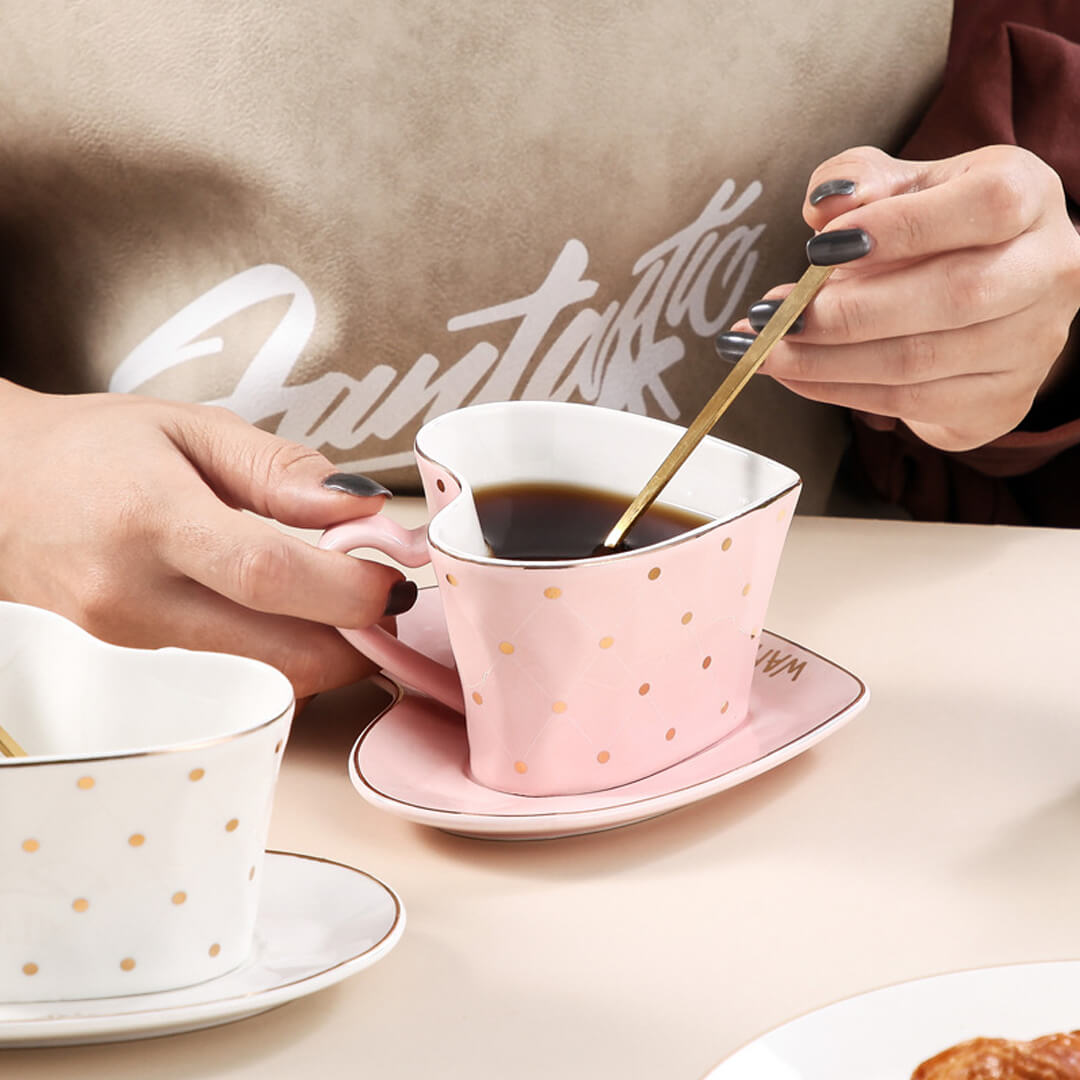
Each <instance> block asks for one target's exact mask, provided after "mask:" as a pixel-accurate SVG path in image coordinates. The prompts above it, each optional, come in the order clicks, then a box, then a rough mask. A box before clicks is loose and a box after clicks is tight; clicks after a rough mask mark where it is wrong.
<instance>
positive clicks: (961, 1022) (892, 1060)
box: [705, 960, 1080, 1080]
mask: <svg viewBox="0 0 1080 1080" xmlns="http://www.w3.org/2000/svg"><path fill="white" fill-rule="evenodd" d="M1078 1002H1080V961H1076V960H1060V961H1052V962H1048V963H1041V964H1012V965H1008V966H1006V967H991V968H980V969H977V970H975V971H961V972H955V973H953V974H951V975H936V976H934V977H932V978H928V979H919V980H917V981H915V982H907V983H900V984H899V985H897V986H889V987H886V988H885V989H883V990H874V991H871V992H870V993H866V994H860V995H859V996H858V997H853V998H848V999H847V1000H846V1001H839V1002H837V1003H836V1004H834V1005H828V1006H826V1007H825V1008H823V1009H818V1010H817V1011H816V1012H812V1013H809V1014H808V1015H806V1016H801V1017H799V1018H798V1019H797V1020H792V1021H790V1022H789V1023H786V1024H784V1025H783V1026H781V1027H778V1028H775V1029H774V1030H772V1031H770V1032H768V1034H766V1035H762V1036H761V1037H760V1038H757V1039H755V1040H754V1041H753V1042H752V1043H749V1044H748V1045H747V1046H744V1047H743V1048H742V1049H741V1050H737V1051H736V1052H735V1053H734V1054H733V1055H732V1056H731V1057H729V1058H728V1059H727V1060H726V1061H724V1062H722V1063H721V1064H720V1065H718V1066H717V1067H716V1068H715V1069H713V1070H712V1072H710V1073H709V1075H708V1076H707V1077H706V1078H705V1080H911V1074H912V1073H913V1072H914V1071H915V1068H916V1067H917V1066H918V1065H920V1064H921V1063H922V1062H923V1061H926V1060H927V1059H929V1058H931V1057H933V1056H934V1055H935V1054H939V1053H941V1051H942V1050H946V1049H948V1048H949V1047H950V1046H955V1045H956V1044H957V1043H961V1042H966V1041H967V1040H968V1039H974V1038H977V1037H979V1036H985V1037H987V1038H1005V1039H1033V1038H1036V1037H1037V1036H1039V1035H1052V1034H1055V1033H1057V1032H1061V1031H1073V1030H1074V1029H1076V1028H1077V1027H1078V1026H1080V1025H1078V1020H1077V1018H1078V1015H1080V1014H1078V1012H1077V1003H1078Z"/></svg>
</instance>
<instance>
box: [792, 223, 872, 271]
mask: <svg viewBox="0 0 1080 1080" xmlns="http://www.w3.org/2000/svg"><path fill="white" fill-rule="evenodd" d="M871 247H873V243H872V242H871V240H870V235H869V233H865V232H863V230H862V229H837V230H836V232H823V233H818V234H817V236H814V237H811V238H810V239H809V240H807V242H806V257H807V258H808V259H809V260H810V262H812V263H813V264H814V266H836V265H837V263H846V262H851V261H852V260H853V259H861V258H862V257H863V256H864V255H869V254H870V249H871Z"/></svg>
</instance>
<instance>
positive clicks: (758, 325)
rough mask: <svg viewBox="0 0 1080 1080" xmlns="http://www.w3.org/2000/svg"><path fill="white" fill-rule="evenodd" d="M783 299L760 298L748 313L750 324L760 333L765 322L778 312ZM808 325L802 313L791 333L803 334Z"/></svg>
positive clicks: (789, 331) (794, 323) (790, 330)
mask: <svg viewBox="0 0 1080 1080" xmlns="http://www.w3.org/2000/svg"><path fill="white" fill-rule="evenodd" d="M783 302H784V301H783V300H759V301H758V302H757V303H756V304H755V305H754V306H753V307H752V308H751V309H750V311H749V312H748V313H747V316H746V317H747V318H748V319H749V320H750V325H751V326H752V327H753V328H754V329H755V330H756V331H757V332H758V333H759V334H760V333H761V331H762V330H764V329H765V324H766V323H767V322H768V321H769V320H770V319H771V318H772V317H773V316H774V315H775V314H776V309H777V308H778V307H779V306H780V305H781V304H782V303H783ZM805 327H806V319H805V318H804V317H803V315H802V314H801V313H800V315H799V317H798V318H797V319H796V320H795V321H794V322H793V323H792V324H791V328H790V329H789V330H788V333H789V334H801V333H802V332H803V330H804V329H805Z"/></svg>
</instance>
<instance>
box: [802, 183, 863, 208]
mask: <svg viewBox="0 0 1080 1080" xmlns="http://www.w3.org/2000/svg"><path fill="white" fill-rule="evenodd" d="M854 194H855V181H854V180H826V181H825V183H824V184H818V186H817V187H816V188H814V190H813V191H811V192H810V205H811V206H817V204H818V203H819V202H821V201H822V200H823V199H828V198H831V197H832V196H833V195H854Z"/></svg>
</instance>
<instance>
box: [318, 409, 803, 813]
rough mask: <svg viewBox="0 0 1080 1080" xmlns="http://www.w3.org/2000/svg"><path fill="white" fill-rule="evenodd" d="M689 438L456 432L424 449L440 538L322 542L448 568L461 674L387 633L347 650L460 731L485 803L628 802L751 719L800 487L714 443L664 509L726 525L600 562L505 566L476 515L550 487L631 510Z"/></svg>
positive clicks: (572, 424) (636, 430)
mask: <svg viewBox="0 0 1080 1080" xmlns="http://www.w3.org/2000/svg"><path fill="white" fill-rule="evenodd" d="M682 432H683V429H682V428H680V427H677V426H676V425H674V424H668V423H665V422H663V421H660V420H653V419H649V418H647V417H643V416H637V415H634V414H631V413H625V412H617V411H614V410H610V409H603V408H599V407H597V406H592V405H577V404H567V403H562V402H531V401H517V402H506V403H493V404H488V405H477V406H472V407H470V408H466V409H460V410H457V411H455V412H450V413H446V414H444V415H443V416H440V417H438V418H437V419H435V420H432V421H431V422H429V423H428V424H426V425H425V426H424V427H423V428H422V429H421V430H420V432H419V433H418V435H417V438H416V445H415V452H416V458H417V461H418V463H419V467H420V475H421V477H422V479H423V484H424V494H425V496H426V499H427V504H428V508H429V510H430V513H431V518H430V521H429V522H428V524H427V525H426V526H423V527H421V528H419V529H414V530H407V529H403V528H401V527H400V526H398V525H396V524H395V523H394V522H392V521H390V520H389V519H388V518H385V517H382V516H376V517H372V518H362V519H359V520H357V521H352V522H347V523H345V524H343V525H338V526H336V527H334V528H332V529H329V530H328V531H327V532H326V533H325V535H324V536H323V539H322V542H321V544H322V546H323V547H327V548H333V549H335V550H339V551H351V550H354V549H357V548H375V549H377V550H379V551H382V552H384V553H386V554H387V555H389V556H391V557H392V558H394V559H396V560H397V561H398V562H400V563H402V564H403V565H405V566H414V567H415V566H421V565H424V564H426V563H428V562H430V563H431V564H432V566H433V567H434V569H435V572H436V574H437V577H438V583H439V589H440V593H441V597H442V601H443V609H444V612H445V616H446V624H447V629H448V631H449V636H450V643H451V647H452V649H453V653H454V659H455V661H456V667H454V668H450V667H445V666H443V665H442V664H439V663H437V662H436V661H435V660H433V659H430V658H429V657H426V656H423V655H422V654H420V653H418V652H416V651H415V650H414V649H412V648H410V647H409V646H408V645H406V644H404V643H403V642H401V641H398V640H397V639H396V638H395V637H393V635H391V634H388V633H386V632H385V631H383V630H381V629H379V628H378V627H371V628H368V629H365V630H342V631H341V632H342V633H343V634H344V635H345V637H346V638H347V639H348V640H349V641H350V642H352V644H353V645H355V646H356V647H357V648H358V649H360V650H361V652H363V653H365V654H366V655H367V656H369V657H371V659H373V660H374V661H375V662H376V663H378V664H380V665H381V666H382V667H383V668H384V669H385V670H386V671H387V672H389V673H390V674H391V675H395V676H397V677H398V678H399V679H400V680H401V681H402V682H405V683H407V684H408V685H410V686H413V687H416V688H417V689H419V690H422V691H424V692H426V693H428V694H430V695H431V696H432V697H434V698H436V699H437V700H439V701H441V702H443V703H444V704H446V705H449V706H450V707H452V708H454V709H457V710H458V711H459V712H463V713H464V714H465V719H466V727H467V733H468V744H469V764H470V768H471V770H472V773H473V775H474V777H475V778H476V779H477V780H478V781H479V782H480V783H482V784H486V785H487V786H489V787H493V788H497V789H499V790H502V791H510V792H516V793H519V794H524V795H554V794H571V793H576V792H583V791H595V790H599V789H602V788H607V787H614V786H616V785H619V784H625V783H628V782H629V781H631V780H636V779H638V778H640V777H642V776H647V775H649V774H650V773H653V772H657V771H658V770H660V769H663V768H666V767H667V766H669V765H672V764H674V763H675V762H677V761H680V760H682V759H683V758H686V757H689V756H690V755H692V754H695V753H697V752H698V751H699V750H702V749H704V748H705V747H706V746H710V745H711V744H712V743H714V742H716V741H717V740H718V739H721V738H723V737H724V736H725V735H727V734H728V733H729V732H731V731H732V730H733V729H734V728H735V727H737V726H738V725H739V724H740V723H741V722H742V720H743V719H744V718H745V715H746V709H747V702H748V699H749V693H750V680H751V676H752V675H753V670H754V657H755V652H756V648H757V641H756V638H757V636H758V634H759V633H760V632H761V628H762V623H763V621H764V617H765V608H766V605H767V603H768V599H769V593H770V591H771V589H772V584H773V580H774V578H775V575H776V568H777V564H778V563H779V560H780V552H781V549H782V547H783V544H784V539H785V537H786V535H787V529H788V525H789V523H790V521H791V515H792V512H793V511H794V508H795V503H796V501H797V499H798V497H799V491H800V488H801V481H800V480H799V477H798V475H797V474H796V473H794V472H793V471H792V470H791V469H789V468H787V467H786V466H783V465H779V464H777V463H776V462H773V461H770V460H769V459H767V458H764V457H761V456H760V455H758V454H754V453H751V452H750V451H748V450H744V449H741V448H739V447H736V446H732V445H731V444H729V443H725V442H722V441H721V440H719V439H714V438H711V437H707V438H706V439H705V440H704V441H703V442H702V443H701V445H700V446H699V447H698V448H697V449H696V450H695V451H694V453H693V454H692V455H691V456H690V458H689V459H688V460H687V462H686V463H685V464H684V465H683V466H682V468H681V469H680V470H679V471H678V473H676V475H675V476H674V477H673V478H672V480H671V481H670V482H669V484H668V486H667V488H666V489H665V491H664V494H663V497H662V501H663V502H666V503H669V504H673V505H675V506H681V507H685V508H686V509H689V510H694V511H697V512H698V513H700V514H703V515H706V516H708V517H709V518H710V519H712V520H710V521H709V522H708V523H707V524H704V525H702V526H700V527H698V528H696V529H693V530H692V531H690V532H687V533H683V534H681V535H679V536H676V537H673V538H672V539H670V540H667V541H664V542H663V543H659V544H656V545H653V546H652V547H647V548H641V549H638V550H634V551H629V552H625V553H621V554H615V555H607V556H604V557H601V558H592V559H577V560H563V561H558V562H554V561H553V562H525V561H521V562H519V561H515V560H512V559H500V558H495V557H493V556H492V555H491V554H490V552H489V548H488V546H487V544H486V543H485V541H484V538H483V536H482V534H481V531H480V525H479V521H478V519H477V515H476V509H475V505H474V502H473V495H472V492H473V490H474V489H481V488H484V487H488V486H494V485H503V484H510V483H544V482H547V483H574V484H580V485H582V486H585V487H593V488H601V489H603V490H605V491H610V492H618V493H622V494H625V495H626V497H627V503H628V504H629V501H630V499H631V498H632V497H633V495H635V494H636V493H637V492H638V491H639V490H640V488H641V487H642V486H643V485H644V483H645V481H646V480H647V479H648V478H649V476H651V474H652V473H653V471H654V470H655V469H656V467H657V465H659V463H660V462H661V461H662V460H663V458H664V456H665V455H666V454H667V452H668V451H669V450H670V449H671V447H672V446H673V445H674V443H675V442H676V440H677V439H678V438H679V436H680V435H681V434H682ZM613 524H614V522H613Z"/></svg>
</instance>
